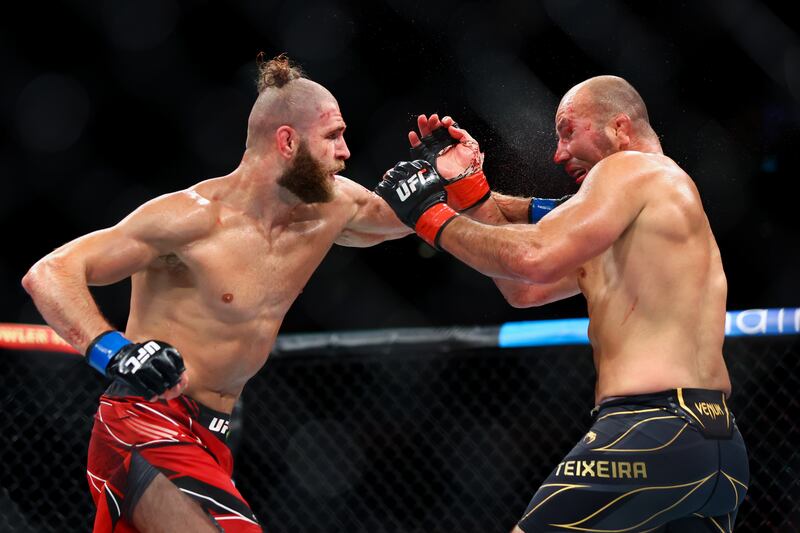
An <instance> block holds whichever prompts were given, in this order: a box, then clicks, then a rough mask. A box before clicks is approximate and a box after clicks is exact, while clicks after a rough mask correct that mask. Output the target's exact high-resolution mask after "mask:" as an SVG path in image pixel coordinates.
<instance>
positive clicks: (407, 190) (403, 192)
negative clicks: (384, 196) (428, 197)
mask: <svg viewBox="0 0 800 533" xmlns="http://www.w3.org/2000/svg"><path fill="white" fill-rule="evenodd" d="M427 172H428V169H425V168H423V169H422V170H420V171H419V172H417V173H416V174H414V175H413V176H411V177H410V178H408V179H407V180H406V181H403V182H401V183H400V185H399V186H398V187H397V196H398V197H400V201H401V202H405V201H406V200H408V197H409V196H411V193H412V192H416V191H417V183H419V184H420V185H424V184H426V183H428V182H430V181H435V180H437V179H438V176H436V175H435V174H432V173H431V174H428V176H427V177H426V176H425V174H426V173H427Z"/></svg>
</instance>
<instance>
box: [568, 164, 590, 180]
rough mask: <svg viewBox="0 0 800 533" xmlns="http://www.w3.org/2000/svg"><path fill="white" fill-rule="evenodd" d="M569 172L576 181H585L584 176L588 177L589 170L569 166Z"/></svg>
mask: <svg viewBox="0 0 800 533" xmlns="http://www.w3.org/2000/svg"><path fill="white" fill-rule="evenodd" d="M566 170H567V174H569V175H570V176H572V178H573V179H574V180H575V183H580V182H582V181H583V178H585V177H586V174H587V171H586V169H585V168H581V167H578V166H569V167H567V169H566Z"/></svg>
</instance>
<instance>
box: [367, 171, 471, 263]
mask: <svg viewBox="0 0 800 533" xmlns="http://www.w3.org/2000/svg"><path fill="white" fill-rule="evenodd" d="M444 187H445V181H444V180H443V179H442V178H441V177H440V176H439V174H438V173H437V172H436V170H434V168H433V165H431V164H430V163H428V162H427V161H422V160H418V161H401V162H399V163H397V164H396V165H395V166H394V168H392V169H390V170H388V171H386V174H384V176H383V180H382V181H381V182H380V183H379V184H378V186H377V187H375V192H376V193H377V194H378V196H380V197H381V198H383V199H384V200H385V201H386V203H387V204H389V207H391V208H392V210H393V211H394V212H395V214H396V215H397V218H399V219H400V220H401V221H402V222H403V223H404V224H405V225H406V226H408V227H410V228H413V229H414V231H416V232H417V235H419V236H420V237H421V238H422V239H423V240H424V241H425V242H427V243H428V244H430V245H431V246H433V247H435V248H438V247H439V246H438V241H439V236H440V234H441V232H442V230H443V229H444V227H445V226H446V225H447V224H448V223H449V222H450V221H451V220H453V218H455V217H456V216H458V213H456V212H455V211H453V209H452V208H451V207H450V206H448V205H447V203H446V202H447V193H446V192H445V190H444Z"/></svg>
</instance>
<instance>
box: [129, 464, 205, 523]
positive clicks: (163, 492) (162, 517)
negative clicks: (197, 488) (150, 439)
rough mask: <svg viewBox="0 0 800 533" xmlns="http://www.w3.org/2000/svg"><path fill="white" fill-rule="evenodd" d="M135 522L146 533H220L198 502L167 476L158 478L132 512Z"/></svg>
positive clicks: (152, 482) (146, 490) (161, 475)
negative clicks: (196, 532)
mask: <svg viewBox="0 0 800 533" xmlns="http://www.w3.org/2000/svg"><path fill="white" fill-rule="evenodd" d="M131 521H132V522H133V524H134V525H135V526H136V528H137V529H138V530H139V531H141V532H142V533H161V532H164V533H167V532H172V531H198V532H201V533H219V531H220V528H219V527H217V526H216V525H215V524H214V523H213V522H212V521H211V519H210V518H209V517H208V515H207V514H206V513H205V512H204V511H203V509H202V508H201V507H200V505H198V503H197V502H195V501H193V500H192V499H191V498H189V497H188V496H186V495H185V494H183V493H182V492H181V491H180V490H179V489H178V487H176V486H175V485H174V484H173V483H172V482H170V481H169V480H168V479H167V478H166V476H164V475H163V474H156V476H155V477H154V478H153V480H152V481H151V482H150V484H149V485H148V486H147V488H146V489H145V490H144V492H143V493H142V496H141V497H140V498H139V501H138V502H137V503H136V506H135V507H134V508H133V510H132V516H131Z"/></svg>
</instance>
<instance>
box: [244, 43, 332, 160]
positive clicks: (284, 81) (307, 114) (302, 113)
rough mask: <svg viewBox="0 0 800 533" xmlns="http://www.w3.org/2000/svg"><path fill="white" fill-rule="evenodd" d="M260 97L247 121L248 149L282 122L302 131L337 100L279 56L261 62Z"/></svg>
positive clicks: (258, 83)
mask: <svg viewBox="0 0 800 533" xmlns="http://www.w3.org/2000/svg"><path fill="white" fill-rule="evenodd" d="M257 86H258V91H259V92H258V98H257V99H256V102H255V104H253V109H252V110H251V111H250V118H249V119H248V121H247V148H248V149H252V148H256V147H257V145H259V144H260V143H261V142H262V141H263V140H264V139H265V138H267V137H269V136H270V135H271V134H272V133H274V132H275V130H276V129H277V128H278V127H280V126H283V125H288V126H291V127H292V128H294V129H296V130H298V131H299V132H301V133H302V132H303V131H304V130H305V129H306V128H307V127H308V126H309V125H310V124H311V123H313V121H314V120H315V119H316V118H318V117H319V114H320V112H321V110H322V109H324V108H325V107H326V106H327V105H329V104H330V103H331V101H332V102H334V103H335V102H336V99H335V98H334V97H333V95H332V94H331V93H330V91H328V90H327V89H326V88H325V87H323V86H322V85H320V84H319V83H316V82H314V81H311V80H310V79H308V78H306V77H305V73H303V71H302V70H301V69H300V68H299V67H297V66H295V65H292V64H291V63H290V61H289V59H288V58H287V57H286V56H285V55H284V54H281V55H280V56H278V57H276V58H274V59H271V60H269V61H266V62H262V63H261V64H260V65H259V77H258V81H257Z"/></svg>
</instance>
